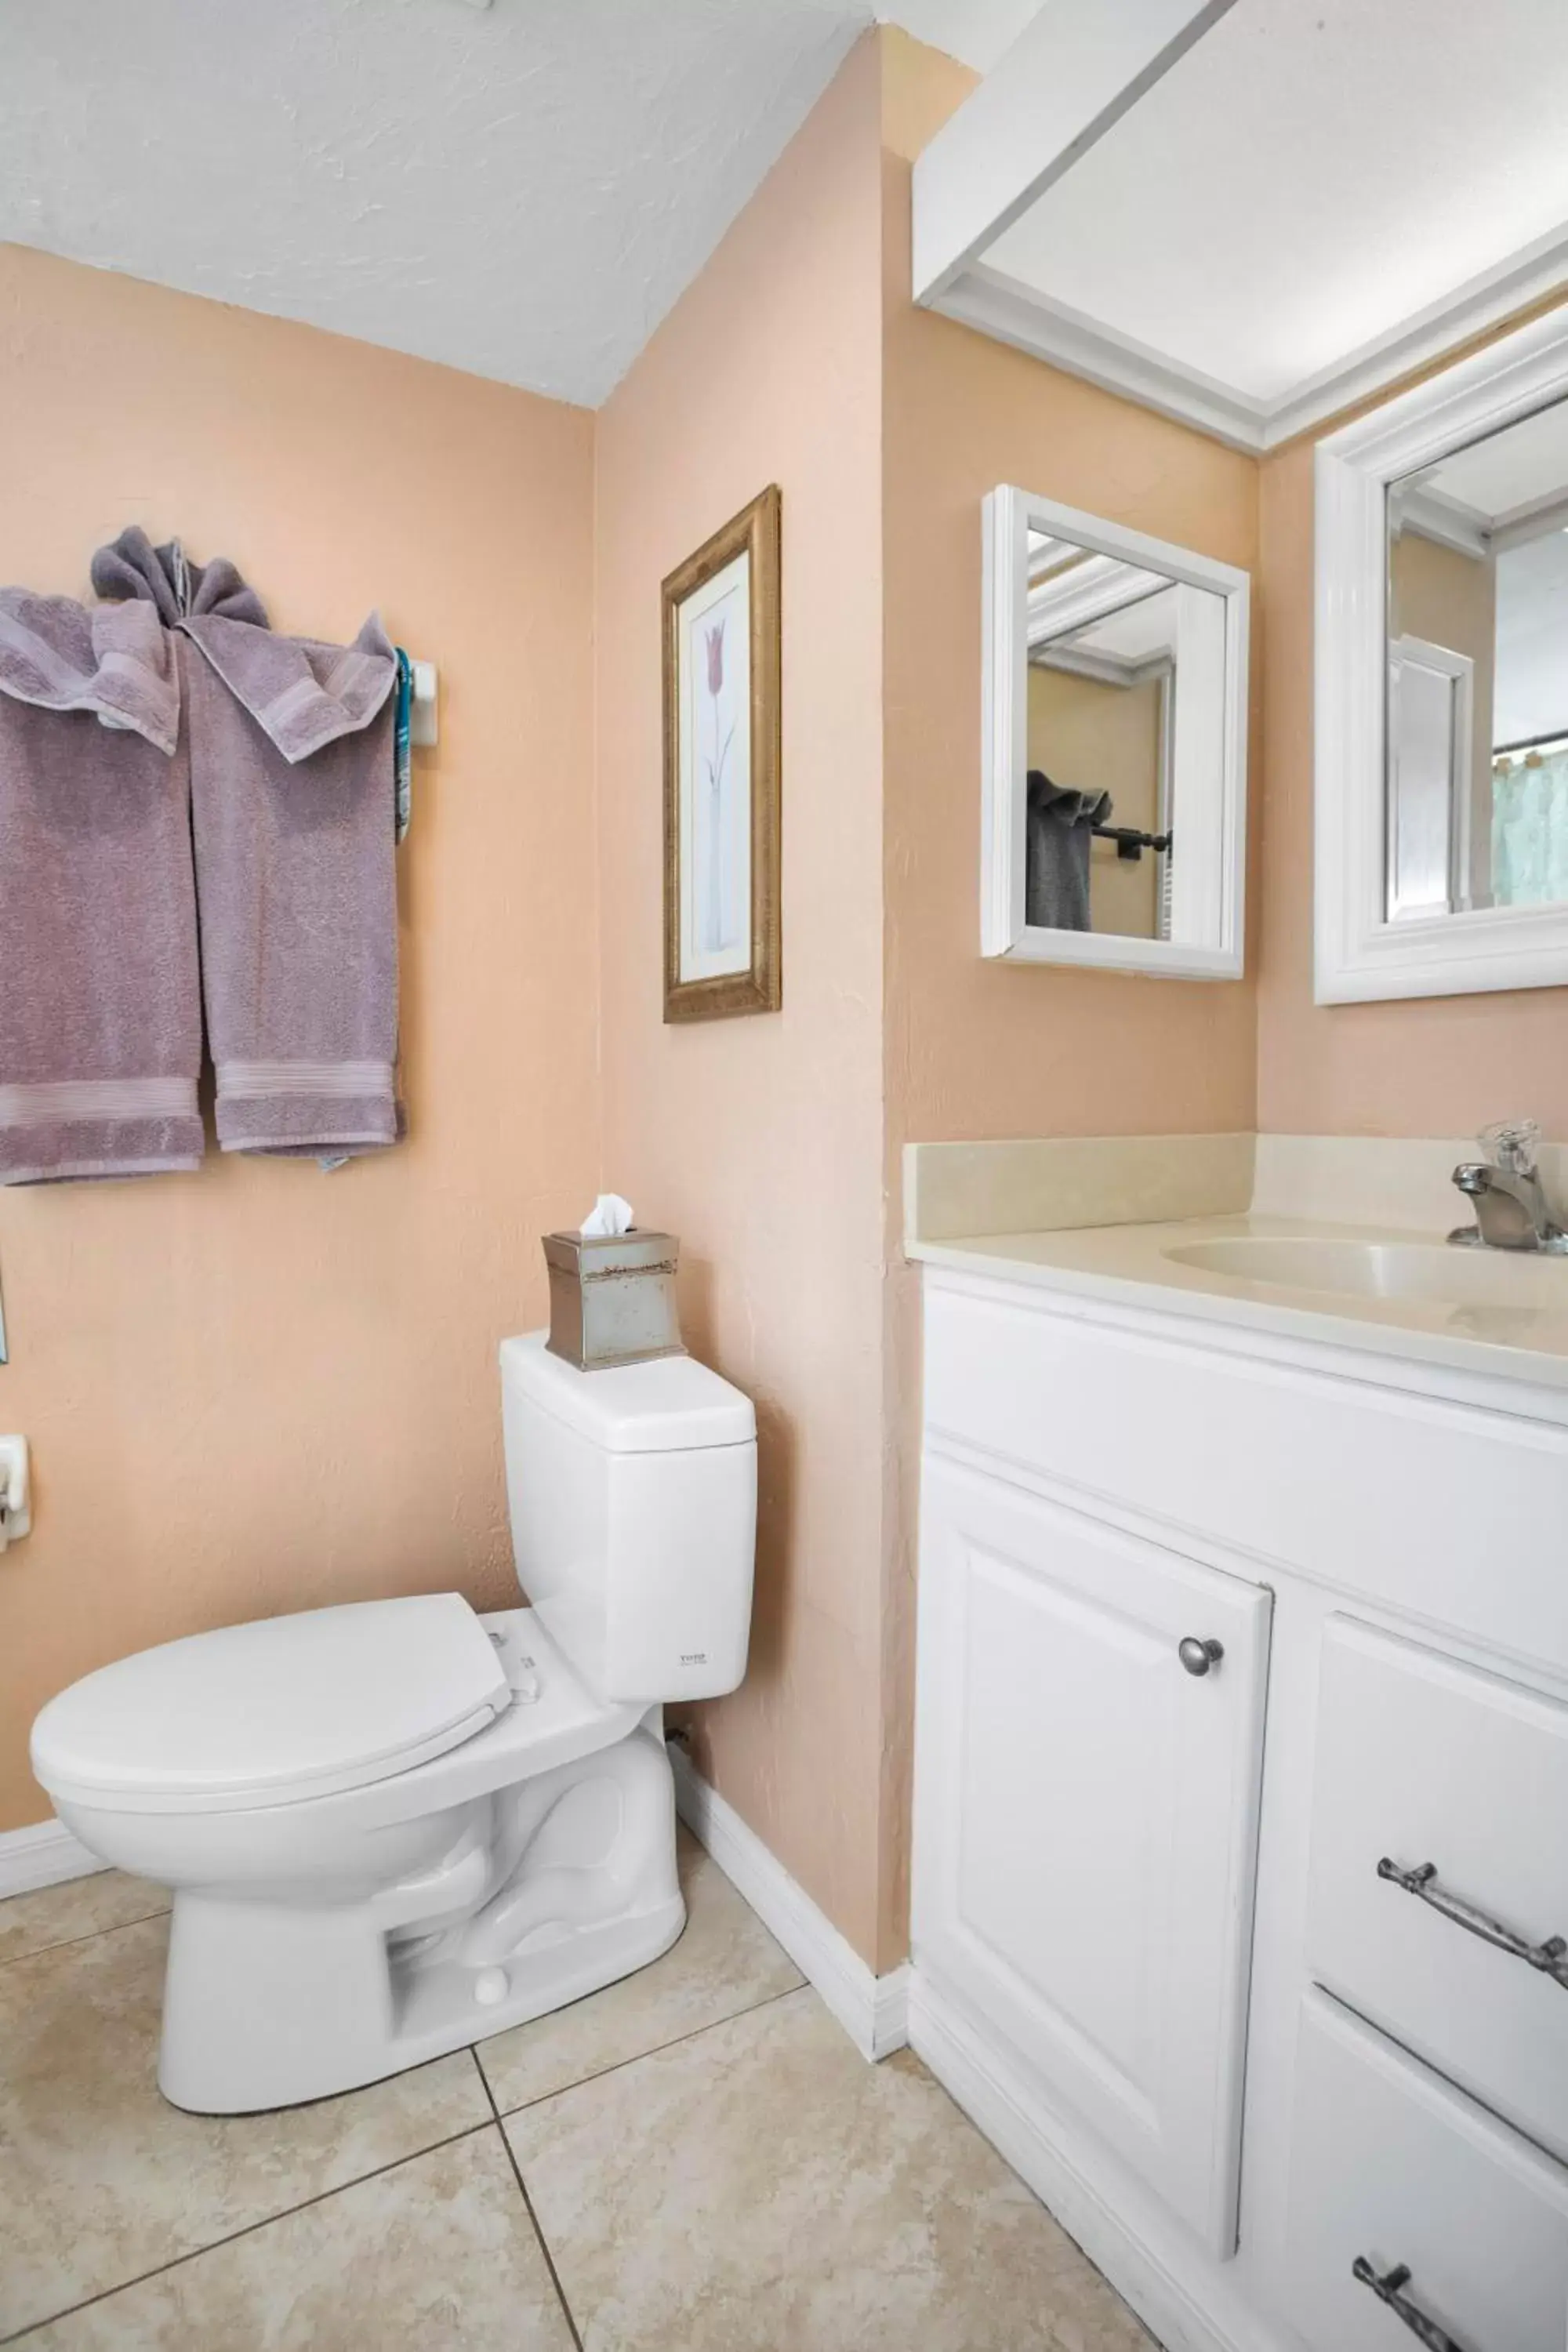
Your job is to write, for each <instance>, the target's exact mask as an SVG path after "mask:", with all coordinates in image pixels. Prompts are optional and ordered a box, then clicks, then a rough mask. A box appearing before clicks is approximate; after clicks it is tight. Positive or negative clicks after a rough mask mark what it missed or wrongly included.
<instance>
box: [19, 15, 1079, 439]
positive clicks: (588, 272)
mask: <svg viewBox="0 0 1568 2352" xmlns="http://www.w3.org/2000/svg"><path fill="white" fill-rule="evenodd" d="M1033 5H1035V0H909V5H908V6H907V7H906V6H905V5H902V0H892V5H890V6H889V7H887V8H884V9H883V10H881V11H880V13H881V14H883V15H884V16H887V15H891V16H895V17H898V18H900V20H901V19H904V18H906V17H907V18H908V20H909V22H910V29H912V30H914V31H916V32H918V33H919V34H920V35H921V37H922V38H926V39H931V40H935V41H938V42H939V43H941V44H942V45H943V46H946V47H949V48H952V49H953V50H954V51H955V52H957V53H960V54H965V55H966V56H967V58H968V61H969V62H971V63H973V64H975V65H977V66H980V67H984V66H986V65H989V64H990V63H992V62H993V60H994V56H995V55H996V54H999V52H1000V49H1001V48H1002V47H1005V46H1006V42H1007V40H1008V39H1009V38H1010V37H1012V34H1013V32H1014V31H1016V28H1017V24H1018V23H1019V22H1020V21H1021V20H1022V19H1024V18H1026V16H1028V15H1030V14H1031V13H1032V9H1033ZM873 13H875V12H874V11H873V7H872V5H870V0H494V5H491V6H489V7H483V6H480V7H473V6H467V5H463V0H0V155H3V156H4V158H5V163H4V169H3V172H0V238H11V239H14V240H15V241H16V242H18V243H21V244H26V245H37V246H42V247H46V248H47V249H48V250H49V251H50V252H54V253H61V254H66V255H68V256H69V257H72V258H74V259H76V260H80V261H88V262H92V263H95V264H97V265H98V266H100V267H102V268H113V269H123V270H126V271H129V272H130V273H131V274H132V276H134V277H138V278H153V279H154V280H156V281H158V282H160V283H162V284H163V285H167V286H176V287H180V288H183V289H185V290H186V291H188V292H191V293H195V294H207V295H212V296H215V297H216V298H217V299H221V300H224V301H228V302H237V303H242V304H244V305H246V306H247V307H248V308H249V309H251V310H266V311H271V312H273V313H275V314H277V315H278V316H279V317H283V318H290V319H301V320H307V321H309V322H310V323H311V324H313V325H316V326H321V327H329V328H331V329H333V330H335V331H337V332H338V333H340V334H346V335H357V336H360V337H362V338H363V340H365V341H369V342H374V343H385V344H389V345H391V346H392V347H393V348H394V349H395V350H398V351H405V352H416V353H418V354H419V355H421V356H422V357H424V358H426V359H435V360H443V361H445V362H447V363H448V364H449V365H451V366H454V367H460V368H468V369H470V370H472V371H473V372H474V373H476V374H479V375H488V376H496V377H499V378H500V379H501V380H502V381H503V382H505V383H518V384H525V385H528V386H529V387H531V389H532V390H535V391H539V392H545V393H550V394H555V395H556V396H557V397H559V398H562V399H564V400H573V401H581V402H584V403H586V404H590V405H593V404H597V403H598V402H599V401H601V400H602V399H603V398H604V397H605V394H606V393H607V392H609V390H610V389H611V387H612V386H613V385H614V384H615V383H616V382H617V380H618V379H619V377H620V376H621V375H622V374H623V373H624V372H625V370H626V367H627V366H628V365H629V363H630V362H631V361H632V359H633V358H634V357H635V356H636V354H637V352H638V351H639V350H640V349H641V347H642V345H643V344H644V342H645V341H647V337H648V335H649V334H650V333H651V331H652V330H653V329H654V327H655V326H657V325H658V321H659V320H660V319H661V318H662V317H663V316H664V314H665V312H666V311H667V310H668V309H669V307H670V305H671V303H672V302H673V301H674V300H675V299H676V297H677V296H678V295H679V292H680V291H681V289H682V288H683V287H685V286H686V285H687V284H689V281H690V279H691V278H693V277H694V276H695V275H696V273H697V271H698V270H699V269H700V267H701V265H702V263H703V262H704V261H705V260H706V258H707V257H708V256H709V254H710V252H711V251H712V249H713V247H714V246H715V245H716V244H717V243H718V241H719V239H720V237H721V236H722V235H723V232H724V230H725V229H726V227H727V226H729V224H730V222H731V220H732V219H733V218H734V216H735V215H736V213H737V212H739V211H740V209H741V207H742V205H743V204H744V203H745V202H746V199H747V198H748V197H749V196H750V195H751V194H752V191H753V190H754V189H755V188H756V187H757V185H758V184H759V183H760V182H761V180H762V179H763V175H764V174H765V173H766V172H767V170H768V168H769V166H770V165H771V164H772V163H773V161H774V159H775V157H776V156H777V155H778V154H779V152H781V150H782V149H783V148H784V146H785V144H786V143H787V142H788V141H789V140H790V138H791V137H792V136H793V135H794V133H795V131H796V130H797V129H798V127H799V125H800V123H801V122H802V121H804V119H805V115H806V114H807V112H808V111H809V110H810V108H811V107H812V105H813V103H814V102H815V100H816V98H817V97H818V95H819V94H820V92H821V91H822V89H824V88H825V87H826V83H827V81H828V80H829V79H830V78H831V76H832V74H833V72H834V70H835V68H837V65H838V63H839V61H840V59H841V58H843V56H844V55H845V53H846V51H847V49H848V47H850V45H851V43H852V42H853V41H854V39H855V38H856V37H857V35H858V33H860V32H861V31H862V30H863V29H864V28H865V26H867V25H868V23H869V22H870V21H871V18H872V16H873ZM917 20H918V21H917Z"/></svg>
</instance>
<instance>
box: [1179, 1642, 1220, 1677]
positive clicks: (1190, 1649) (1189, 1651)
mask: <svg viewBox="0 0 1568 2352" xmlns="http://www.w3.org/2000/svg"><path fill="white" fill-rule="evenodd" d="M1176 1655H1177V1657H1178V1658H1180V1660H1181V1662H1182V1664H1183V1665H1184V1666H1185V1668H1186V1670H1187V1672H1188V1674H1190V1675H1206V1674H1207V1673H1208V1671H1209V1668H1210V1667H1211V1666H1217V1665H1218V1664H1219V1662H1220V1660H1221V1659H1222V1658H1223V1657H1224V1655H1225V1643H1223V1642H1204V1641H1200V1640H1199V1638H1198V1636H1197V1635H1196V1634H1195V1633H1189V1634H1187V1635H1186V1637H1185V1639H1184V1640H1183V1641H1180V1642H1178V1643H1177V1644H1176Z"/></svg>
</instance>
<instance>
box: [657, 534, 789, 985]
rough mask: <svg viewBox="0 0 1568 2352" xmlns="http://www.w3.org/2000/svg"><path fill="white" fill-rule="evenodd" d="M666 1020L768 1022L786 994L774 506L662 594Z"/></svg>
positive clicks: (698, 559) (718, 537) (719, 538)
mask: <svg viewBox="0 0 1568 2352" xmlns="http://www.w3.org/2000/svg"><path fill="white" fill-rule="evenodd" d="M664 612H665V677H664V688H665V1012H666V1017H667V1019H670V1020H693V1019H698V1018H703V1017H706V1016H708V1015H710V1014H712V1013H760V1012H771V1011H773V1010H774V1009H775V1007H776V1005H777V1003H778V987H777V945H778V916H777V906H776V899H777V879H778V867H777V806H778V692H777V681H778V667H779V647H778V635H777V624H778V493H777V491H776V490H769V491H765V492H764V493H763V497H762V498H761V499H756V500H754V501H753V503H752V506H751V507H750V508H748V509H746V511H745V513H744V514H742V515H738V516H737V517H736V518H735V520H734V521H733V522H732V523H729V524H726V526H725V528H724V530H721V531H720V532H717V533H716V534H715V536H714V537H713V539H711V540H710V541H709V542H708V545H707V546H706V547H704V548H701V549H700V550H699V551H698V553H697V554H696V555H695V556H693V557H692V558H691V559H690V561H689V562H687V563H685V564H683V565H682V566H681V568H680V570H679V572H674V573H672V574H671V575H670V577H669V579H668V580H667V581H666V582H665V583H664Z"/></svg>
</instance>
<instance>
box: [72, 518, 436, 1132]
mask: <svg viewBox="0 0 1568 2352" xmlns="http://www.w3.org/2000/svg"><path fill="white" fill-rule="evenodd" d="M92 578H93V585H94V586H95V587H96V588H97V589H98V591H99V593H100V595H103V596H106V597H110V598H115V599H121V600H125V601H126V602H128V603H133V604H143V605H146V606H149V607H150V608H151V609H152V610H153V612H155V613H156V614H157V615H158V617H159V619H160V621H162V622H163V624H165V625H167V626H168V628H170V629H171V630H173V631H174V632H175V633H176V634H177V636H178V639H179V640H180V649H181V660H180V665H179V667H180V676H181V680H182V684H183V688H184V707H185V717H186V727H187V732H188V737H189V741H190V746H191V798H192V814H193V831H194V836H195V866H196V896H197V901H198V906H199V909H200V922H201V946H202V988H203V993H204V996H205V1003H206V1015H207V1041H208V1045H209V1047H210V1050H211V1053H212V1058H213V1062H214V1064H215V1066H216V1076H217V1114H216V1115H217V1134H218V1141H219V1143H220V1144H221V1145H222V1147H223V1149H224V1150H226V1151H266V1152H279V1153H284V1154H289V1155H293V1154H307V1153H308V1154H314V1155H316V1156H318V1157H321V1156H330V1157H331V1158H334V1159H335V1158H336V1157H338V1156H339V1155H342V1154H345V1153H349V1152H355V1151H363V1150H372V1149H374V1148H375V1147H376V1146H378V1145H384V1144H388V1143H395V1141H396V1140H397V1137H398V1135H399V1133H400V1131H401V1118H400V1113H399V1106H398V1104H397V1101H396V1097H395V1083H394V1067H395V1061H396V1056H397V898H396V887H395V875H394V866H393V850H394V838H393V759H392V730H393V718H394V703H393V687H394V685H395V680H396V675H397V664H396V658H395V654H394V651H393V648H392V646H391V645H390V644H389V643H388V641H387V638H386V636H385V635H384V632H383V630H382V626H381V623H380V622H379V620H377V619H375V618H374V616H373V617H372V618H371V619H370V620H368V621H367V622H366V623H365V625H364V627H363V629H362V630H361V631H360V634H359V635H358V637H357V638H356V639H355V641H354V643H353V645H352V646H328V645H320V644H317V643H316V642H315V641H314V640H312V639H310V638H303V637H283V636H276V635H273V633H272V631H271V630H270V629H269V628H268V625H267V614H266V613H265V611H264V610H263V608H262V606H261V604H260V602H259V601H258V598H257V597H256V595H255V594H254V593H253V592H252V591H251V590H250V589H249V588H248V587H247V585H246V583H245V582H244V581H243V580H242V579H241V577H240V575H239V573H238V572H237V571H236V570H235V568H234V566H233V564H231V563H228V562H224V561H223V560H221V559H219V560H218V561H216V562H212V563H208V564H206V565H205V566H196V565H193V564H191V563H190V562H187V561H186V558H185V556H184V551H183V550H182V549H181V548H180V547H179V545H178V544H177V543H174V544H171V545H169V546H166V547H153V545H152V543H151V542H150V541H149V540H148V539H147V537H146V534H145V533H144V532H142V531H140V530H128V531H124V532H122V533H121V537H120V538H119V539H118V540H116V541H115V542H114V545H113V546H112V547H108V548H101V549H100V551H99V552H98V554H97V556H96V557H95V558H94V559H93V568H92Z"/></svg>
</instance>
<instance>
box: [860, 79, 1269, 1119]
mask: <svg viewBox="0 0 1568 2352" xmlns="http://www.w3.org/2000/svg"><path fill="white" fill-rule="evenodd" d="M886 50H887V57H888V70H889V110H888V138H889V155H888V223H887V259H888V285H887V331H886V350H885V354H884V361H883V365H884V369H885V374H886V396H885V414H886V442H885V450H884V467H883V478H884V492H883V497H884V547H883V564H884V571H885V574H886V579H887V599H886V609H885V619H884V629H885V638H886V660H887V669H886V679H885V686H884V693H885V703H886V728H887V876H888V1002H889V1022H888V1054H889V1098H890V1107H891V1111H892V1116H893V1120H894V1124H895V1126H896V1127H897V1128H898V1129H900V1132H901V1133H902V1134H907V1135H909V1136H911V1137H918V1138H920V1139H922V1140H927V1141H932V1140H937V1139H966V1138H972V1137H983V1136H1001V1135H1106V1134H1127V1133H1140V1132H1142V1133H1156V1134H1159V1133H1168V1132H1169V1133H1173V1132H1178V1131H1195V1130H1200V1129H1225V1128H1246V1127H1250V1126H1251V1124H1252V1111H1253V1101H1254V1095H1253V1076H1254V1070H1253V1066H1254V1043H1255V1004H1254V991H1253V986H1252V982H1251V981H1250V980H1247V981H1243V982H1217V983H1214V984H1208V983H1202V984H1200V983H1196V982H1190V981H1148V980H1142V979H1134V978H1131V977H1128V976H1126V975H1124V974H1119V973H1115V972H1095V971H1072V970H1069V969H1067V968H1065V967H1056V968H1054V967H1052V966H1050V965H1048V964H1032V965H1012V964H1003V963H997V962H985V961H982V960H981V958H980V956H979V954H978V951H977V948H978V940H979V930H980V882H979V868H980V672H981V660H980V593H981V583H980V507H981V500H982V499H983V498H984V495H985V493H986V492H987V491H988V490H990V489H992V488H994V487H995V485H996V484H997V483H998V482H1016V483H1019V484H1021V485H1022V486H1023V487H1024V488H1026V489H1030V490H1035V491H1038V492H1040V493H1042V494H1043V495H1044V496H1046V497H1047V498H1057V499H1064V500H1065V501H1066V502H1067V503H1068V505H1071V506H1078V507H1084V508H1087V509H1089V510H1090V511H1091V512H1092V513H1095V514H1099V515H1103V516H1108V517H1110V519H1111V520H1115V521H1118V522H1125V523H1128V524H1131V526H1132V527H1133V528H1134V529H1136V530H1144V531H1151V532H1152V533H1153V534H1155V536H1157V537H1159V538H1162V539H1170V540H1175V541H1179V542H1180V543H1181V544H1182V545H1184V546H1188V547H1193V548H1196V549H1198V550H1200V551H1202V552H1203V553H1205V554H1207V555H1213V556H1217V557H1219V558H1220V559H1221V560H1222V561H1224V562H1227V563H1235V564H1239V565H1241V566H1243V567H1244V568H1247V569H1251V568H1252V567H1253V566H1254V565H1255V563H1256V562H1257V553H1258V500H1257V476H1258V468H1257V466H1256V463H1255V461H1254V460H1253V459H1252V458H1250V457H1245V456H1242V455H1240V454H1239V453H1238V452H1237V451H1236V450H1233V449H1226V448H1223V447H1221V446H1220V445H1219V443H1218V442H1216V441H1213V440H1210V439H1209V438H1208V437H1207V436H1205V435H1203V434H1200V433H1196V432H1194V431H1193V430H1191V429H1190V428H1189V427H1187V426H1185V425H1178V424H1174V423H1173V422H1171V421H1170V420H1169V419H1167V418H1165V417H1162V416H1156V415H1152V413H1151V412H1150V411H1148V410H1145V409H1142V408H1138V407H1135V406H1133V405H1132V404H1131V403H1130V402H1128V401H1124V400H1120V399H1118V398H1117V397H1116V396H1115V395H1114V394H1110V393H1107V392H1102V391H1100V389H1099V388H1098V387H1097V386H1096V385H1093V384H1089V383H1081V382H1080V381H1079V379H1078V378H1077V377H1074V376H1068V375H1064V374H1061V373H1058V371H1057V370H1056V369H1054V368H1050V367H1047V366H1046V365H1045V364H1044V363H1043V362H1040V361H1038V360H1036V359H1031V358H1030V357H1028V356H1027V355H1026V353H1024V352H1016V351H1012V350H1010V349H1008V348H1007V347H1006V346H1005V344H1002V343H998V342H994V341H990V340H989V339H988V338H987V337H985V336H983V335H979V334H975V333H973V332H972V331H971V330H969V329H968V328H965V327H961V326H957V325H954V324H953V323H952V321H951V320H946V319H941V318H938V317H936V316H935V315H934V314H933V313H931V312H929V311H924V310H916V309H915V308H914V306H913V304H912V303H911V302H910V297H909V286H910V268H909V202H910V173H909V167H908V163H907V161H906V160H905V157H904V155H903V154H900V152H899V149H900V134H901V132H902V131H903V130H904V127H905V122H906V120H907V116H908V112H909V110H910V109H909V100H908V98H907V96H906V93H905V90H904V88H903V87H902V85H903V84H904V83H905V82H906V81H908V80H910V79H913V80H915V81H916V84H917V89H927V90H929V89H930V87H931V84H932V83H936V84H937V85H938V86H939V87H940V86H942V84H946V85H947V86H948V87H949V88H950V89H952V95H953V96H954V97H955V98H956V97H957V96H958V95H961V94H962V93H961V88H959V87H954V86H953V82H952V63H951V60H949V59H946V58H941V57H940V56H938V55H937V54H936V53H935V52H933V51H931V50H929V49H922V48H921V47H919V45H917V44H916V43H914V42H912V41H910V40H908V39H907V38H904V37H897V38H889V40H888V42H887V44H886ZM919 121H920V128H921V132H922V133H923V134H924V135H926V136H929V134H930V129H931V125H930V121H929V112H928V111H927V110H921V113H920V116H919ZM906 152H907V151H906Z"/></svg>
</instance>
